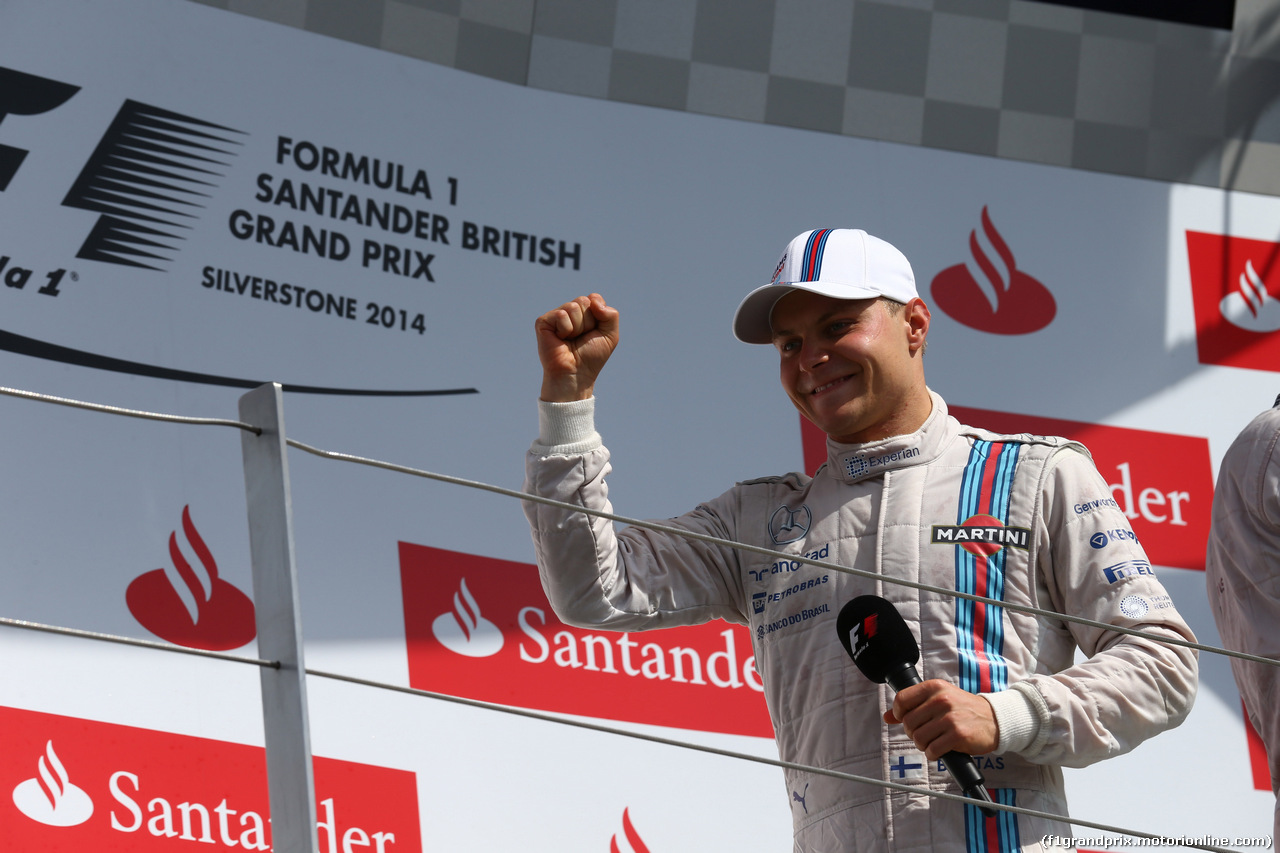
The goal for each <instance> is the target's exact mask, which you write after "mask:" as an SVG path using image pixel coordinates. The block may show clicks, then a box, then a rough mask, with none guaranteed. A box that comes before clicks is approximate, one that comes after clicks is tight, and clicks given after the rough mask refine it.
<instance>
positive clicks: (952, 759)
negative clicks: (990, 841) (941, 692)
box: [886, 663, 1000, 817]
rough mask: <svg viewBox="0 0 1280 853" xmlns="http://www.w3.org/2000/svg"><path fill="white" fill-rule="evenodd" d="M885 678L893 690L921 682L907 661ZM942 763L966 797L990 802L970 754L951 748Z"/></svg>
mask: <svg viewBox="0 0 1280 853" xmlns="http://www.w3.org/2000/svg"><path fill="white" fill-rule="evenodd" d="M886 680H887V681H888V682H889V684H890V686H892V687H893V689H894V690H895V691H902V690H905V689H906V688H908V687H911V686H912V685H915V684H919V683H921V681H922V680H923V679H921V678H920V673H918V672H916V668H915V665H914V664H909V663H907V664H903V665H902V666H901V667H899V668H898V669H896V670H894V671H893V672H890V673H889V674H888V676H886ZM942 763H943V764H944V765H946V768H947V771H948V772H949V773H950V774H951V777H952V778H953V779H955V780H956V781H957V782H959V783H960V787H961V788H962V789H963V790H964V793H965V796H966V797H969V798H970V799H973V800H978V801H979V802H980V803H990V802H992V800H991V794H989V793H988V792H987V784H986V782H987V780H986V779H984V778H983V776H982V771H981V770H979V769H978V765H977V764H976V763H975V762H974V760H973V757H972V756H970V755H966V754H965V753H963V752H957V751H956V750H954V749H953V750H952V751H951V752H948V753H947V754H946V755H944V756H942ZM978 808H979V810H981V812H982V813H983V814H984V815H986V816H987V817H995V816H996V815H998V814H999V813H1000V812H999V811H998V810H997V809H993V808H988V807H986V806H983V805H979V806H978Z"/></svg>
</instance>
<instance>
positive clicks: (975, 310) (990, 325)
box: [930, 206, 1057, 335]
mask: <svg viewBox="0 0 1280 853" xmlns="http://www.w3.org/2000/svg"><path fill="white" fill-rule="evenodd" d="M982 234H983V237H984V238H985V240H986V242H987V243H988V244H989V246H990V251H988V250H987V249H985V248H984V247H983V244H982V241H980V240H979V239H978V233H977V231H970V232H969V252H970V255H971V258H970V262H971V263H972V264H973V267H976V269H977V271H978V273H980V274H975V272H974V268H973V267H970V264H969V262H966V263H962V264H956V265H955V266H953V267H947V268H946V269H944V270H943V271H942V272H940V273H938V274H937V275H936V276H934V279H933V283H932V285H930V288H931V293H932V296H933V302H934V304H935V305H936V306H937V307H938V308H940V309H942V310H943V311H944V312H945V313H946V314H947V315H948V316H950V317H951V318H952V319H954V320H958V321H959V322H961V323H963V324H964V325H966V326H968V327H970V328H972V329H977V330H978V331H980V332H990V333H992V334H996V335H1025V334H1029V333H1031V332H1037V331H1039V330H1040V329H1043V328H1044V327H1045V326H1047V325H1049V324H1050V323H1051V322H1053V318H1054V315H1055V314H1056V313H1057V303H1055V302H1054V299H1053V294H1052V293H1050V292H1049V289H1048V288H1046V287H1045V286H1044V285H1043V284H1041V283H1040V282H1039V281H1037V280H1036V279H1034V278H1032V277H1031V276H1029V275H1027V274H1026V273H1024V272H1022V271H1021V270H1019V269H1018V267H1017V263H1016V262H1015V260H1014V257H1013V252H1012V251H1011V250H1010V249H1009V244H1008V243H1006V242H1005V240H1004V237H1002V236H1001V235H1000V232H999V231H997V230H996V227H995V225H994V224H993V223H992V222H991V217H990V215H989V214H988V213H987V208H986V207H985V206H984V207H983V208H982ZM997 261H999V264H997Z"/></svg>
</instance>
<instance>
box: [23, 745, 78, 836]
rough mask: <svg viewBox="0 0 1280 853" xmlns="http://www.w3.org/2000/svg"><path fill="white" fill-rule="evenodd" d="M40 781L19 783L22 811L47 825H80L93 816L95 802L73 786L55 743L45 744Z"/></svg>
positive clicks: (39, 768)
mask: <svg viewBox="0 0 1280 853" xmlns="http://www.w3.org/2000/svg"><path fill="white" fill-rule="evenodd" d="M37 766H38V776H37V778H33V779H27V780H26V781H25V782H20V783H18V787H16V788H14V789H13V804H14V805H15V806H17V807H18V811H20V812H22V813H23V814H24V815H26V816H27V817H29V818H31V819H32V820H34V821H38V822H40V823H43V824H44V825H45V826H79V825H80V824H82V823H84V822H85V821H86V820H88V819H89V818H90V817H92V816H93V800H91V799H89V795H88V794H86V793H85V792H84V790H83V789H82V788H78V787H76V786H75V785H73V784H71V780H70V777H69V776H68V775H67V770H66V768H65V767H63V766H62V761H61V760H59V758H58V754H57V753H56V752H54V751H53V741H48V742H47V743H46V744H45V748H44V755H42V756H40V760H39V762H38V764H37Z"/></svg>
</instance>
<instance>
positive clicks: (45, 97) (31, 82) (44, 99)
mask: <svg viewBox="0 0 1280 853" xmlns="http://www.w3.org/2000/svg"><path fill="white" fill-rule="evenodd" d="M79 91H80V87H79V86H72V85H71V84H69V83H59V82H58V81H57V80H50V79H49V78H47V77H37V76H35V75H34V74H24V73H23V72H21V71H14V70H13V69H12V68H2V67H0V122H3V121H4V119H5V116H9V115H19V116H33V115H39V114H40V113H47V112H49V110H52V109H56V108H57V107H60V106H62V105H63V104H65V103H66V102H67V99H69V98H70V97H71V96H72V95H74V94H75V93H76V92H79ZM28 153H29V152H27V151H26V150H24V149H22V148H15V147H13V146H12V145H0V192H4V191H5V190H6V189H8V188H9V182H10V181H11V180H13V176H14V175H16V174H17V173H18V167H19V166H21V165H22V161H23V160H25V159H26V158H27V154H28Z"/></svg>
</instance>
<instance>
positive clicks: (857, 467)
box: [844, 447, 920, 477]
mask: <svg viewBox="0 0 1280 853" xmlns="http://www.w3.org/2000/svg"><path fill="white" fill-rule="evenodd" d="M919 455H920V448H918V447H908V448H906V449H905V450H895V451H894V452H892V453H886V454H884V455H883V456H850V457H849V458H848V459H846V460H844V471H845V473H846V474H848V475H849V476H850V477H861V476H862V475H863V474H865V473H867V472H868V471H872V470H875V469H876V468H879V467H880V466H882V465H888V464H889V463H890V462H898V461H901V460H903V459H910V458H912V457H913V456H919Z"/></svg>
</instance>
